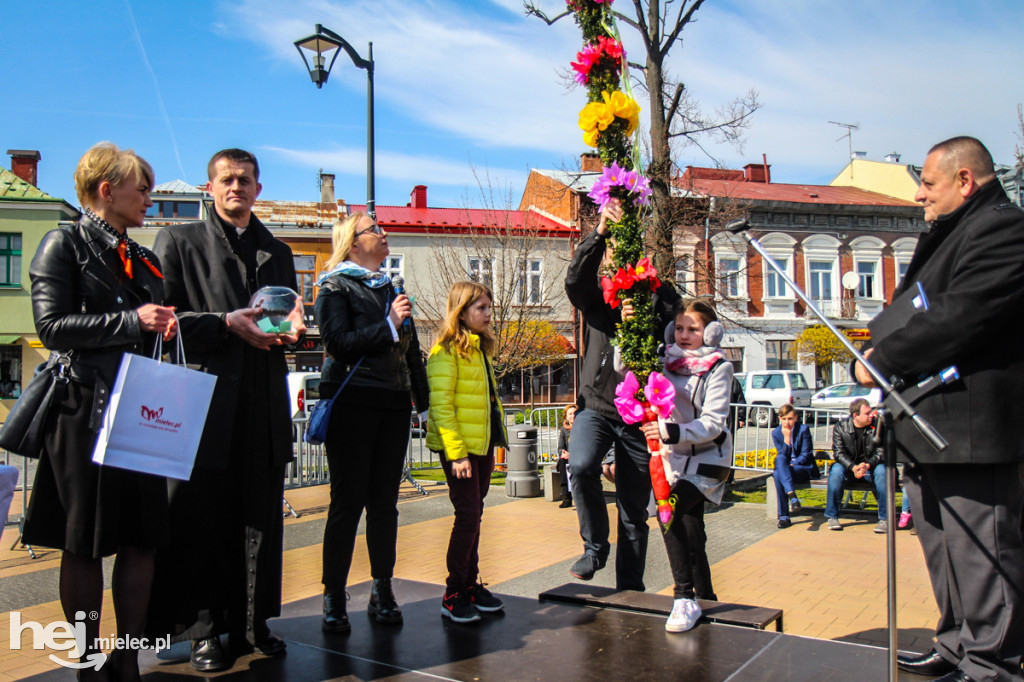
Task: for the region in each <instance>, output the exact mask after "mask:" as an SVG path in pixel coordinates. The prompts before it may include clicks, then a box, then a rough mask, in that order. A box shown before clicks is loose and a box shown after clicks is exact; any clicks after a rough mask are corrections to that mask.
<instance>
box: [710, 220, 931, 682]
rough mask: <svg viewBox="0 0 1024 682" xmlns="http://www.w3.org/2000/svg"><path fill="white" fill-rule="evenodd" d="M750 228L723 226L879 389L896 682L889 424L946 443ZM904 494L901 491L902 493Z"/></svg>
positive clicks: (892, 438)
mask: <svg viewBox="0 0 1024 682" xmlns="http://www.w3.org/2000/svg"><path fill="white" fill-rule="evenodd" d="M749 227H750V223H749V222H747V220H746V219H740V220H733V221H731V222H729V223H728V224H727V225H726V226H725V229H726V230H727V231H728V232H732V233H733V234H739V235H741V236H742V237H743V239H744V240H746V242H747V243H748V244H749V245H750V246H751V248H753V249H754V251H756V252H757V253H758V254H759V255H760V256H761V258H763V259H764V261H765V263H767V264H768V266H769V267H771V269H772V270H774V271H775V272H776V273H778V275H779V276H780V277H781V278H782V280H783V281H784V282H785V283H786V284H788V285H789V286H790V287H791V288H792V289H793V291H794V292H795V293H796V295H797V297H798V298H799V299H800V300H801V301H803V303H804V305H806V306H807V309H808V310H810V311H811V312H812V313H814V316H815V317H817V318H818V319H819V320H821V322H822V324H824V325H825V326H826V327H828V330H829V331H831V332H832V334H834V335H835V337H836V338H837V339H838V340H839V342H840V343H841V344H843V346H845V347H846V350H848V351H849V352H850V353H851V354H852V355H853V357H854V358H856V359H857V361H858V362H860V363H861V364H862V365H863V366H864V369H866V370H867V372H868V374H870V375H871V378H872V379H873V380H874V382H875V383H876V384H877V385H878V386H879V387H880V388H881V389H882V403H883V407H882V409H880V410H879V425H880V426H879V430H881V431H882V434H881V435H883V437H884V439H885V440H884V443H885V447H884V460H885V492H886V495H885V515H886V518H887V519H888V523H887V524H886V525H887V530H886V577H887V596H888V600H887V601H888V603H887V606H888V610H887V616H888V628H889V661H888V671H889V682H896V679H897V668H896V652H897V649H898V642H897V636H898V634H899V631H898V629H897V628H896V524H894V523H893V520H894V519H893V515H894V514H895V512H896V503H895V497H896V432H895V429H893V424H894V422H895V420H896V419H897V418H901V419H902V418H909V419H910V420H911V422H912V423H913V424H914V426H915V427H917V430H918V431H920V432H921V435H922V436H924V437H925V439H926V440H927V441H928V442H929V443H930V444H931V445H932V447H934V448H935V449H936V450H938V451H940V452H941V451H942V450H945V449H946V447H947V446H948V443H947V442H946V440H945V439H944V438H943V437H942V435H941V434H939V432H938V431H936V430H935V429H934V428H933V427H932V425H931V424H929V423H928V422H927V421H925V420H924V418H923V417H921V416H920V415H919V414H918V413H917V411H916V410H915V409H914V408H913V407H912V406H911V405H910V404H909V403H907V401H906V400H904V398H903V396H902V395H900V392H899V391H897V390H896V388H895V387H894V386H893V385H892V384H891V383H890V382H889V381H888V379H886V378H885V377H884V376H882V373H881V372H879V371H878V369H877V368H876V367H875V366H874V365H872V364H871V362H870V361H869V360H867V359H866V358H865V357H864V355H863V354H862V353H861V352H860V351H859V350H857V348H856V347H855V346H854V345H853V344H852V343H851V342H850V340H849V339H848V338H847V337H846V335H845V334H843V333H841V332H840V331H839V330H838V329H837V328H836V326H835V325H834V324H832V322H831V321H830V320H829V319H828V318H827V317H826V316H825V315H823V314H822V312H821V311H820V310H818V306H816V305H815V304H814V301H812V300H811V299H810V298H808V296H807V294H805V293H804V292H803V290H802V289H801V288H800V287H798V286H797V284H796V282H794V281H793V280H792V279H791V278H790V277H789V275H787V274H786V271H785V270H784V269H783V268H782V267H780V266H779V264H778V263H776V262H775V259H774V258H772V257H771V256H770V255H769V254H768V252H767V251H765V250H764V247H763V246H761V243H760V242H759V241H758V240H757V238H755V237H752V236H750V234H749V233H748V232H747V230H748V229H749ZM904 494H905V493H904Z"/></svg>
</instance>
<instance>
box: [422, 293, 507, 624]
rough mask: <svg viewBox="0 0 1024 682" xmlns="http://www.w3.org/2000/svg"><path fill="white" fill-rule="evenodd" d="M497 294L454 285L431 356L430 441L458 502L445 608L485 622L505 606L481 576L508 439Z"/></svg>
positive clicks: (448, 613) (464, 619)
mask: <svg viewBox="0 0 1024 682" xmlns="http://www.w3.org/2000/svg"><path fill="white" fill-rule="evenodd" d="M491 301H492V296H491V290H490V289H488V288H487V287H485V286H484V285H482V284H477V283H476V282H456V283H455V284H453V285H452V288H451V291H449V292H448V312H447V314H446V315H445V318H444V321H443V322H442V324H441V331H440V334H439V336H438V340H437V343H436V344H435V345H434V347H433V348H432V349H431V350H430V359H429V360H428V361H427V377H428V379H429V381H430V419H429V420H428V422H427V447H428V448H430V449H431V450H434V451H437V452H441V453H442V456H441V466H442V468H443V469H444V475H445V478H446V479H447V481H448V496H449V497H450V498H451V501H452V505H453V506H454V507H455V523H454V524H453V526H452V534H451V538H450V540H449V542H448V555H447V562H448V580H447V588H446V590H445V594H444V598H443V599H442V601H441V615H442V616H445V617H447V618H450V619H451V620H453V621H455V622H456V623H471V622H474V621H478V620H480V612H481V611H485V612H493V611H500V610H501V609H502V608H504V605H503V604H502V603H501V601H500V600H499V599H498V598H497V597H495V596H494V595H492V594H491V593H490V592H489V591H488V590H487V588H486V587H484V585H483V583H481V582H480V580H479V563H480V554H479V545H480V519H481V517H482V516H483V513H484V498H485V497H487V491H488V489H489V488H490V484H491V471H492V470H493V469H494V448H495V447H505V445H506V444H507V442H508V435H507V433H506V431H505V419H504V412H503V410H502V407H501V400H499V398H498V391H497V388H496V386H497V384H496V382H495V380H494V369H493V368H492V367H491V357H492V356H493V353H494V333H493V332H492V331H491Z"/></svg>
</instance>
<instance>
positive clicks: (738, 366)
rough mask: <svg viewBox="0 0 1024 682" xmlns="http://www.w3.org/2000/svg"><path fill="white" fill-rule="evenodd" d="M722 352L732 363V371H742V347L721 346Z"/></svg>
mask: <svg viewBox="0 0 1024 682" xmlns="http://www.w3.org/2000/svg"><path fill="white" fill-rule="evenodd" d="M722 352H723V353H725V358H726V360H728V361H729V362H731V363H732V371H733V373H734V374H735V373H738V372H742V371H743V349H742V348H722Z"/></svg>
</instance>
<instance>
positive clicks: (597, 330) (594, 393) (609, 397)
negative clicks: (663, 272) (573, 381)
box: [565, 230, 679, 420]
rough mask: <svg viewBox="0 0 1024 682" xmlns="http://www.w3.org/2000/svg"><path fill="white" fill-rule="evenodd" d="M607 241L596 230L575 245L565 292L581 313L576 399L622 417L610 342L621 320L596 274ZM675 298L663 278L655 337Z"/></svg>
mask: <svg viewBox="0 0 1024 682" xmlns="http://www.w3.org/2000/svg"><path fill="white" fill-rule="evenodd" d="M606 245H607V240H606V239H605V237H604V236H603V235H601V234H599V233H598V232H597V230H594V231H593V232H591V233H590V234H589V235H587V236H586V237H584V238H583V240H582V241H581V242H580V243H579V245H577V247H576V253H575V254H574V255H573V258H572V262H571V263H569V268H568V270H567V271H566V276H565V293H566V294H567V295H568V297H569V301H570V302H571V303H572V304H573V305H574V306H575V307H576V308H577V309H579V311H580V313H582V315H583V366H582V367H581V368H580V377H579V395H578V398H577V402H578V404H579V406H580V407H582V408H586V409H588V410H594V411H595V412H598V413H600V414H602V415H604V416H605V417H608V418H610V419H617V420H621V417H620V416H619V411H618V410H617V409H616V407H615V402H614V401H615V387H616V386H617V385H618V384H619V382H620V381H622V376H621V375H620V374H619V373H618V372H616V371H615V367H614V364H615V363H614V362H613V355H612V345H611V340H612V339H613V338H615V334H616V332H617V326H616V325H618V323H619V322H620V321H621V320H622V318H621V315H620V312H619V311H620V310H621V309H620V308H616V309H613V308H612V307H611V306H610V305H608V304H607V303H605V302H604V295H603V293H602V291H601V284H600V280H599V278H598V274H599V271H600V269H601V259H602V258H603V256H604V252H605V247H606ZM677 300H679V294H677V293H676V291H675V289H674V288H673V287H672V286H671V285H670V284H669V283H668V282H662V286H660V287H658V291H657V292H656V293H655V294H654V299H653V303H654V313H655V315H656V316H657V317H658V320H659V322H658V329H652V330H651V333H652V334H654V335H655V337H656V338H658V339H660V338H662V336H663V335H664V334H663V332H664V329H665V326H666V325H667V324H668V323H669V322H670V319H669V318H670V317H671V315H672V307H673V305H674V304H675V302H676V301H677Z"/></svg>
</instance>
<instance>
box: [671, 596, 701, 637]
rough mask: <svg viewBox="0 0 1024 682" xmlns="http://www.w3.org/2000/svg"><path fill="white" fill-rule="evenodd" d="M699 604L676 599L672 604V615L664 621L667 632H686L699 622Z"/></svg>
mask: <svg viewBox="0 0 1024 682" xmlns="http://www.w3.org/2000/svg"><path fill="white" fill-rule="evenodd" d="M700 616H701V610H700V604H698V603H697V601H696V600H695V599H676V600H675V601H673V602H672V613H671V614H669V617H668V620H667V621H665V630H667V631H668V632H686V631H687V630H692V629H693V626H694V625H696V624H697V621H698V620H700Z"/></svg>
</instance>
